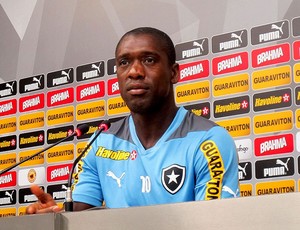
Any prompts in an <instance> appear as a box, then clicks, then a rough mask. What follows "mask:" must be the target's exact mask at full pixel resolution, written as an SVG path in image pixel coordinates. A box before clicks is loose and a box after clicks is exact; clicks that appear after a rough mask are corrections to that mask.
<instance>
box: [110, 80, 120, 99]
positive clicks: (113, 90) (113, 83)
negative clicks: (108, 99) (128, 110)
mask: <svg viewBox="0 0 300 230" xmlns="http://www.w3.org/2000/svg"><path fill="white" fill-rule="evenodd" d="M107 91H108V92H107V93H108V95H109V96H111V95H117V94H120V89H119V82H118V79H117V78H112V79H108V81H107Z"/></svg>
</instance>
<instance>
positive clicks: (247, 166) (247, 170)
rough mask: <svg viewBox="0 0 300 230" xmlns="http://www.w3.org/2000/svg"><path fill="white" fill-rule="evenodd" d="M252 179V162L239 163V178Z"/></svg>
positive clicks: (242, 179)
mask: <svg viewBox="0 0 300 230" xmlns="http://www.w3.org/2000/svg"><path fill="white" fill-rule="evenodd" d="M251 179H252V164H251V162H244V163H239V180H240V181H245V180H251Z"/></svg>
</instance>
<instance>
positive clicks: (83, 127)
mask: <svg viewBox="0 0 300 230" xmlns="http://www.w3.org/2000/svg"><path fill="white" fill-rule="evenodd" d="M88 130H89V126H88V125H87V124H83V125H80V126H78V128H77V129H75V131H74V132H73V133H72V134H71V135H69V136H67V137H65V138H63V139H61V140H59V141H58V142H56V143H54V144H52V145H50V146H48V147H47V148H45V149H42V150H41V151H39V152H37V153H35V154H33V155H31V156H30V157H27V158H25V159H24V160H22V161H20V162H18V163H16V164H13V165H11V166H9V167H7V168H6V169H3V170H2V171H1V172H0V176H1V175H3V174H4V173H6V172H8V171H10V170H11V169H13V168H15V167H17V166H18V165H20V164H23V163H24V162H26V161H28V160H30V159H32V158H34V157H36V156H37V155H39V154H41V153H43V152H45V151H47V150H48V149H51V148H53V147H54V146H56V145H58V144H60V143H61V142H63V141H66V140H68V139H70V138H71V137H74V136H81V135H83V134H85V133H86V132H87V131H88Z"/></svg>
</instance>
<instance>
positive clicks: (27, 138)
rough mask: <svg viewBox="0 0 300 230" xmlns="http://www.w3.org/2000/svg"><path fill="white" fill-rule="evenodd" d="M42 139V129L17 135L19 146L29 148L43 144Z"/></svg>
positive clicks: (43, 135)
mask: <svg viewBox="0 0 300 230" xmlns="http://www.w3.org/2000/svg"><path fill="white" fill-rule="evenodd" d="M44 139H45V133H44V130H39V131H34V132H30V133H21V134H20V136H19V148H29V147H34V146H41V145H44Z"/></svg>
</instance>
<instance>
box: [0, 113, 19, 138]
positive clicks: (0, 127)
mask: <svg viewBox="0 0 300 230" xmlns="http://www.w3.org/2000/svg"><path fill="white" fill-rule="evenodd" d="M15 131H17V118H16V117H10V118H4V119H1V120H0V134H7V133H11V132H15Z"/></svg>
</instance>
